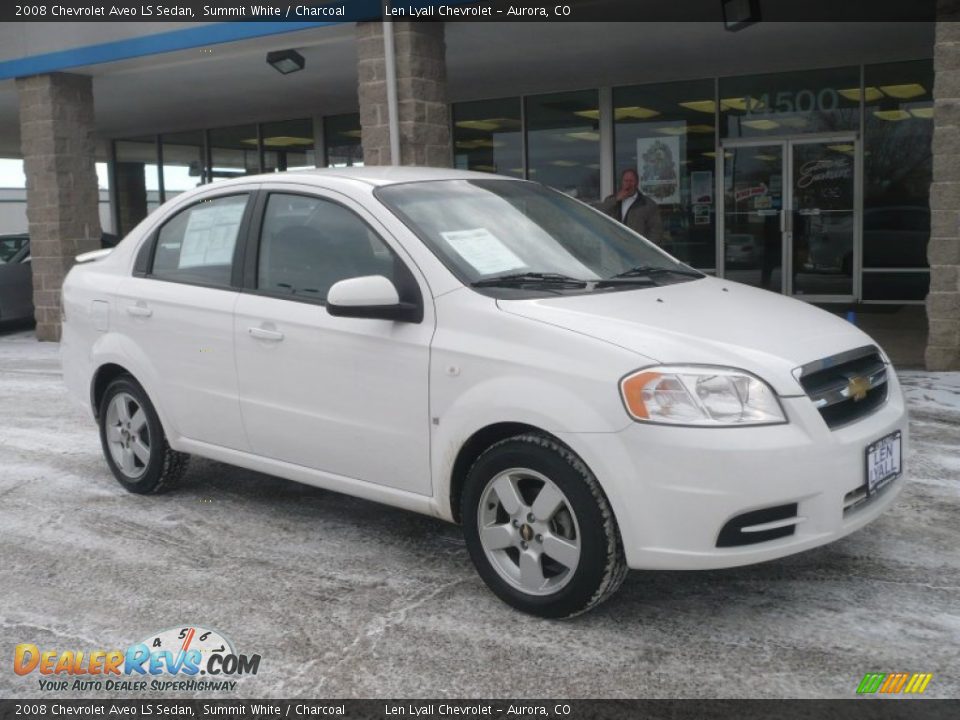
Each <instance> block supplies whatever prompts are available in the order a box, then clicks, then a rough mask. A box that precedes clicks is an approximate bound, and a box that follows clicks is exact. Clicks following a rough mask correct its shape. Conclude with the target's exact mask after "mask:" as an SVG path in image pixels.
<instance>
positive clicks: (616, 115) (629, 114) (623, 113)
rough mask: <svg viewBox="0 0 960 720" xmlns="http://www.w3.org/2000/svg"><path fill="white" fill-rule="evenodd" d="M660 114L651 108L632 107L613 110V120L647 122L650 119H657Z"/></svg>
mask: <svg viewBox="0 0 960 720" xmlns="http://www.w3.org/2000/svg"><path fill="white" fill-rule="evenodd" d="M659 114H660V112H659V111H658V110H652V109H650V108H645V107H640V106H638V105H635V106H632V107H618V108H614V110H613V119H614V120H626V119H631V120H646V119H648V118H652V117H656V116H657V115H659Z"/></svg>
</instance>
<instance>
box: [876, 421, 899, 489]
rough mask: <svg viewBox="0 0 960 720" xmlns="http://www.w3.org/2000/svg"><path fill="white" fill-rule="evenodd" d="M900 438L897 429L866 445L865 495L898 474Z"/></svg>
mask: <svg viewBox="0 0 960 720" xmlns="http://www.w3.org/2000/svg"><path fill="white" fill-rule="evenodd" d="M901 438H902V434H901V432H900V431H899V430H897V431H896V432H894V433H890V434H889V435H887V436H885V437H882V438H880V439H879V440H877V441H876V442H874V443H871V444H870V445H868V446H867V496H868V497H869V496H870V495H873V493H875V492H877V491H878V490H879V489H880V488H882V487H883V486H884V485H886V484H887V483H889V482H890V481H892V480H894V479H895V478H897V477H899V476H900V463H901V452H900V451H901V445H902V443H901Z"/></svg>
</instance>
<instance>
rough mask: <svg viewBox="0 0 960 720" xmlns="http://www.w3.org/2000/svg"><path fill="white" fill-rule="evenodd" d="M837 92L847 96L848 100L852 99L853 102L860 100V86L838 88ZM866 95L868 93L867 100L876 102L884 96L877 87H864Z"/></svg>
mask: <svg viewBox="0 0 960 720" xmlns="http://www.w3.org/2000/svg"><path fill="white" fill-rule="evenodd" d="M837 93H839V94H840V95H842V96H843V97H845V98H846V99H847V100H852V101H853V102H860V88H848V89H846V90H837ZM864 95H866V99H867V102H876V101H877V100H879V99H880V98H882V97H883V93H882V92H880V91H879V90H877V89H876V88H875V87H867V88H864Z"/></svg>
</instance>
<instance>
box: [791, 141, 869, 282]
mask: <svg viewBox="0 0 960 720" xmlns="http://www.w3.org/2000/svg"><path fill="white" fill-rule="evenodd" d="M788 147H789V155H790V163H789V165H790V193H789V195H790V197H789V198H788V201H789V205H790V210H791V212H790V217H789V218H788V219H789V222H788V227H787V228H786V229H787V233H786V235H787V237H786V240H787V243H788V245H789V247H790V252H789V255H788V256H787V257H788V268H789V270H788V284H787V288H786V292H788V293H789V294H791V295H794V296H796V297H800V298H805V299H810V300H817V301H843V300H852V299H853V295H854V292H853V270H854V235H855V234H856V230H857V222H856V220H857V213H856V209H855V207H856V203H855V202H854V171H853V169H854V153H855V142H854V141H853V139H841V140H822V139H818V140H792V141H790V142H789V144H788Z"/></svg>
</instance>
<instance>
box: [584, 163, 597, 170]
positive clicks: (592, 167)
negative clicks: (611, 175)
mask: <svg viewBox="0 0 960 720" xmlns="http://www.w3.org/2000/svg"><path fill="white" fill-rule="evenodd" d="M587 167H588V168H590V169H591V170H599V169H600V165H599V164H597V163H590V164H589V165H587Z"/></svg>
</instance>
